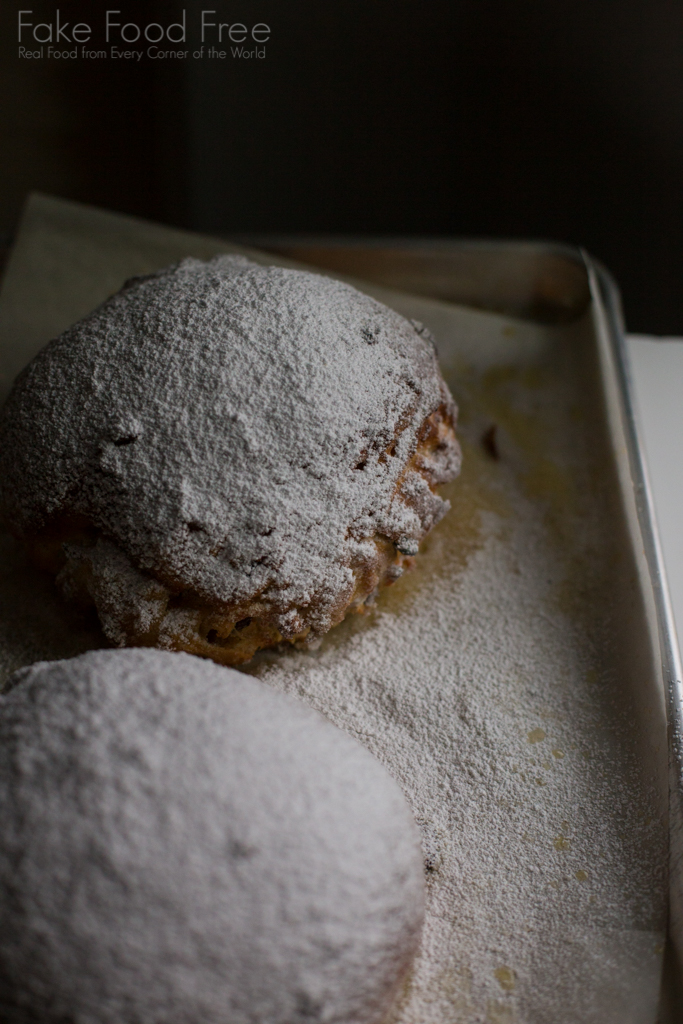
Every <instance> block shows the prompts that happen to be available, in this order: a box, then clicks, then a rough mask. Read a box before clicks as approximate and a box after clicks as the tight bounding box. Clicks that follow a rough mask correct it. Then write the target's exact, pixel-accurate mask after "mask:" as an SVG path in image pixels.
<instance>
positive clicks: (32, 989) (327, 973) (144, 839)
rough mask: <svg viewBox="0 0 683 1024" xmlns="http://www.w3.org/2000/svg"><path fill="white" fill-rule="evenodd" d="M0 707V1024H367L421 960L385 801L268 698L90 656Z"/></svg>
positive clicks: (235, 677)
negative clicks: (415, 960)
mask: <svg viewBox="0 0 683 1024" xmlns="http://www.w3.org/2000/svg"><path fill="white" fill-rule="evenodd" d="M12 682H13V683H14V684H15V685H14V689H13V690H11V692H10V693H9V694H8V695H7V696H5V697H1V698H0V807H2V840H1V842H0V923H1V925H2V927H0V1016H1V1018H2V1020H3V1021H4V1022H7V1024H25V1022H26V1021H41V1022H42V1024H62V1022H64V1021H67V1020H68V1021H97V1022H98V1024H140V1022H142V1021H145V1022H146V1021H149V1022H152V1021H163V1022H164V1024H194V1022H197V1024H199V1022H202V1024H242V1022H244V1024H246V1022H251V1021H268V1022H269V1024H311V1022H313V1021H317V1022H320V1024H323V1022H333V1021H338V1022H351V1021H353V1022H354V1024H379V1022H381V1021H382V1020H383V1019H384V1017H385V1014H386V1012H387V1010H388V1008H389V1006H390V1005H391V1003H392V1001H393V999H394V996H395V995H396V993H397V991H398V990H399V989H400V987H401V983H402V980H403V979H404V977H405V974H406V971H407V970H408V968H409V966H410V963H411V961H412V958H413V955H414V953H415V951H416V947H417V945H418V943H419V937H420V928H421V924H422V917H423V903H424V894H423V890H424V878H423V866H422V855H421V852H420V845H419V838H418V834H417V829H416V826H415V824H414V822H413V820H412V817H411V814H410V811H409V809H408V805H407V804H406V801H405V798H404V797H403V794H402V793H401V791H400V789H399V787H398V785H397V784H396V783H395V782H394V781H393V779H392V778H391V777H390V776H389V774H388V773H387V771H386V770H385V769H384V768H383V767H382V765H380V763H379V762H378V761H376V760H375V759H374V758H373V756H372V755H371V754H370V753H368V752H367V751H366V750H365V749H364V748H363V747H362V746H361V745H360V744H359V743H358V742H357V741H356V740H354V739H352V738H351V737H350V736H348V735H347V734H346V733H345V732H342V731H341V730H340V729H337V728H336V727H335V726H333V725H331V724H330V723H329V722H328V721H327V720H326V719H324V718H323V717H322V716H321V715H318V714H317V712H314V711H312V710H311V709H309V708H307V707H306V706H305V705H304V704H302V703H300V702H299V701H297V700H295V699H294V698H292V697H286V696H285V695H283V694H279V693H277V692H275V691H274V690H271V689H270V687H268V686H267V685H266V684H264V683H261V682H258V681H257V680H254V679H252V678H251V677H249V676H245V675H242V674H240V673H238V672H235V671H233V670H230V669H226V668H222V667H219V666H217V665H212V664H211V663H210V662H207V661H202V660H200V659H198V658H193V657H190V656H188V655H185V654H170V653H166V652H163V651H144V650H128V651H116V650H109V651H95V652H90V653H88V654H85V655H82V656H81V657H79V658H75V659H72V660H70V661H59V662H42V663H39V664H37V665H34V666H32V667H30V668H26V669H21V670H20V671H19V672H17V673H15V676H14V677H13V680H12Z"/></svg>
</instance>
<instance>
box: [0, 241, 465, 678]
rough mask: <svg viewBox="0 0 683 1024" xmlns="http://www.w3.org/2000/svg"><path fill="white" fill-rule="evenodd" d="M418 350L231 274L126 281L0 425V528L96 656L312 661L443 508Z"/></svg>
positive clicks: (442, 411)
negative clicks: (48, 574) (69, 602)
mask: <svg viewBox="0 0 683 1024" xmlns="http://www.w3.org/2000/svg"><path fill="white" fill-rule="evenodd" d="M455 413H456V410H455V406H454V403H453V400H452V398H451V396H450V394H449V392H448V389H447V387H446V385H445V383H444V382H443V380H442V378H441V376H440V373H439V370H438V366H437V363H436V357H435V352H434V347H433V344H432V342H431V340H430V338H429V336H428V332H426V331H425V329H424V328H422V326H421V325H419V324H414V323H410V322H408V321H407V320H405V319H404V318H403V317H401V316H400V315H398V314H397V313H395V312H393V311H392V310H390V309H388V308H386V307H385V306H382V305H381V304H380V303H378V302H376V301H375V300H374V299H372V298H370V297H368V296H366V295H364V294H362V293H361V292H359V291H357V290H356V289H354V288H352V287H350V286H349V285H347V284H344V283H341V282H339V281H334V280H331V279H329V278H326V277H322V276H319V275H316V274H311V273H305V272H301V271H295V270H287V269H283V268H280V267H265V266H261V265H258V264H256V263H253V262H251V261H248V260H246V259H244V258H243V257H237V256H220V257H217V258H215V259H213V260H211V261H210V262H208V263H202V262H200V261H198V260H195V259H188V260H184V261H183V262H182V263H181V264H179V265H178V266H176V267H171V268H169V269H167V270H164V271H161V272H160V273H158V274H155V275H152V276H151V277H148V278H142V279H136V280H133V281H132V282H129V283H128V285H127V286H126V287H125V288H124V289H123V290H122V291H121V292H120V293H119V294H117V295H115V296H114V297H113V298H111V299H110V300H108V301H107V302H105V303H104V305H102V306H101V307H100V308H99V309H97V310H96V311H95V312H94V313H92V314H91V315H90V316H89V317H87V318H86V319H85V320H82V321H80V322H79V323H78V324H76V325H75V326H74V327H72V328H71V329H70V330H68V331H66V332H65V333H64V334H63V335H61V337H59V338H58V339H56V340H55V341H53V342H52V343H51V344H50V345H48V346H47V347H46V348H45V349H44V350H43V351H42V352H41V353H40V354H39V355H38V356H37V358H36V359H35V360H34V361H33V362H32V363H31V364H30V365H29V367H28V368H27V369H26V370H25V371H24V372H23V374H22V375H21V376H20V377H19V379H18V380H17V382H16V384H15V386H14V390H13V392H12V394H11V396H10V398H9V399H8V401H7V403H6V406H5V409H4V412H3V414H2V420H1V422H0V511H1V513H2V516H3V518H4V520H5V522H7V523H8V524H9V525H10V527H11V528H12V529H13V531H14V532H15V533H16V534H17V535H18V536H20V537H21V538H22V539H23V540H24V541H25V542H26V544H27V545H28V547H29V549H30V550H31V552H32V553H33V556H34V558H35V559H36V560H37V561H38V562H39V563H40V564H43V565H45V566H46V567H48V568H50V569H51V570H53V571H55V572H57V571H58V572H59V573H60V575H59V582H60V584H61V586H62V588H63V590H64V591H65V593H66V594H67V596H70V597H72V598H75V599H77V600H80V601H82V602H85V603H88V602H91V603H94V604H95V606H96V607H97V610H98V613H99V616H100V619H101V621H102V625H103V627H104V630H105V632H106V634H107V635H108V637H109V638H110V640H112V641H113V642H114V643H116V644H120V645H125V644H148V645H157V646H160V647H166V648H172V649H185V650H189V651H193V652H195V653H199V654H203V655H208V656H210V657H213V658H215V659H216V660H219V661H224V662H226V663H239V662H241V661H244V660H246V659H247V658H249V657H251V655H252V654H253V653H254V651H255V650H256V649H258V648H259V647H261V646H265V645H268V644H272V643H278V642H280V641H282V640H283V639H284V640H291V641H300V642H301V641H303V642H308V643H310V642H313V641H315V640H316V639H317V638H318V637H320V636H321V635H322V634H324V633H325V632H326V631H327V630H328V629H329V628H330V627H331V626H332V625H334V624H335V623H337V622H339V621H340V620H341V619H342V618H343V617H344V615H345V614H346V612H347V611H348V610H349V609H352V608H360V607H362V606H363V604H364V602H365V601H366V600H367V599H368V597H369V596H370V595H372V594H374V592H375V591H376V589H377V587H378V586H379V585H380V584H381V583H387V582H391V581H392V580H393V579H395V578H397V576H399V575H400V573H401V571H402V569H403V564H404V561H405V559H406V558H408V557H410V556H411V555H414V554H415V553H416V552H417V549H418V545H419V543H420V540H421V539H422V537H423V536H424V535H425V533H426V532H427V531H428V530H429V529H430V528H431V527H432V526H433V525H434V524H435V523H436V522H437V521H438V520H439V519H440V518H441V516H442V515H443V514H444V512H445V511H446V509H447V507H448V506H447V503H445V502H444V501H443V500H442V499H441V498H439V497H438V495H437V494H436V493H435V490H434V488H435V487H436V485H437V484H439V483H442V482H444V481H447V480H450V479H452V478H453V477H454V476H455V475H456V473H457V471H458V468H459V449H458V446H457V442H456V440H455V436H454V432H453V424H454V419H455Z"/></svg>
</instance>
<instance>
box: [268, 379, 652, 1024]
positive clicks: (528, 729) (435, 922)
mask: <svg viewBox="0 0 683 1024" xmlns="http://www.w3.org/2000/svg"><path fill="white" fill-rule="evenodd" d="M551 393H552V389H551ZM456 397H458V398H459V399H460V397H461V396H460V395H457V393H456ZM556 397H557V395H555V398H556ZM480 398H481V395H480ZM548 400H549V401H552V398H551V395H549V396H548ZM499 411H500V410H499ZM564 412H566V409H565V410H564ZM484 422H485V420H484ZM546 426H547V425H544V424H543V423H542V422H540V423H539V425H538V427H537V429H538V431H539V437H540V436H541V432H545V431H546ZM475 428H476V429H474V431H471V433H472V432H473V433H474V434H475V435H476V433H477V430H478V429H479V426H478V423H475ZM513 434H514V431H513V429H512V421H510V431H509V432H508V433H505V432H503V433H502V442H501V443H502V445H503V447H505V444H507V449H508V451H505V452H504V457H503V459H502V461H501V463H498V464H495V463H494V461H493V460H492V459H490V458H489V459H488V461H487V457H486V456H485V455H484V454H483V453H482V452H481V450H479V451H477V450H476V449H474V448H470V449H468V448H467V447H466V448H465V461H464V466H465V478H464V479H463V481H462V483H460V482H456V483H455V484H453V485H450V487H449V494H450V497H451V500H452V502H453V505H454V508H453V511H452V513H451V514H450V515H449V516H448V517H447V518H446V520H444V522H443V523H442V524H441V525H440V526H439V527H437V529H436V531H435V533H434V534H433V536H432V537H431V538H430V539H428V541H427V542H426V545H425V548H426V551H425V553H424V555H421V559H424V561H423V562H422V565H421V567H420V568H419V569H418V573H417V574H416V577H415V579H414V580H413V581H412V582H410V581H401V583H400V584H398V585H397V588H396V589H397V590H398V589H399V588H400V587H401V586H403V584H404V583H405V584H406V588H405V589H404V591H403V594H402V595H400V594H399V595H397V594H396V592H394V593H392V594H390V595H388V597H387V600H386V601H385V602H380V608H382V609H383V610H379V611H377V612H376V613H375V615H374V618H373V620H372V621H368V620H367V619H366V620H365V621H362V620H361V621H360V622H359V621H358V620H356V622H355V623H347V624H344V625H343V626H342V627H341V629H340V631H338V632H337V633H336V636H335V634H331V635H330V637H329V638H328V639H327V640H326V641H325V643H324V645H323V648H322V649H321V650H319V651H317V652H315V653H307V654H291V655H289V656H287V657H281V658H279V659H278V658H277V657H276V656H274V655H270V656H265V655H263V656H259V659H258V663H257V665H255V666H254V668H253V669H252V670H253V671H255V672H256V673H258V675H259V676H260V677H261V678H263V679H264V680H266V681H267V682H269V683H270V684H271V685H272V686H275V687H277V688H279V689H282V690H284V691H287V692H290V693H294V694H296V695H298V696H299V697H301V698H302V699H303V700H305V701H307V702H308V703H309V704H311V705H312V706H313V707H315V708H318V709H320V710H321V711H323V712H324V713H325V714H326V715H327V716H328V717H329V718H330V719H331V720H332V721H333V722H335V723H336V724H337V725H339V726H341V727H343V728H345V729H347V730H348V731H349V732H350V733H351V734H352V735H354V736H356V737H357V738H358V739H360V740H361V741H362V742H363V743H364V744H365V745H366V746H367V747H368V748H369V749H370V750H371V751H372V752H373V753H375V754H376V756H377V757H378V758H379V759H380V760H382V761H383V763H384V764H385V765H386V766H387V768H388V769H389V771H390V772H391V773H392V774H393V775H394V777H395V778H396V779H397V780H398V781H399V782H400V784H401V786H402V787H403V789H404V792H405V793H406V794H407V796H408V799H409V802H410V803H411V806H412V808H413V811H414V813H415V816H416V818H417V820H418V823H419V825H420V827H421V830H422V835H423V846H424V854H425V870H426V873H427V877H428V880H429V897H428V907H427V922H426V926H425V932H424V938H423V951H422V955H421V957H420V958H419V960H418V962H417V965H416V968H415V971H414V975H413V978H412V982H411V985H410V987H409V989H408V990H407V991H406V993H405V996H404V1000H403V1003H402V1006H401V1008H400V1010H399V1012H398V1013H397V1016H396V1020H397V1021H400V1022H401V1024H444V1022H451V1021H458V1022H461V1024H475V1022H476V1024H485V1022H486V1024H512V1022H517V1021H519V1022H525V1024H549V1022H551V1021H552V1024H577V1022H581V1024H624V1022H626V1021H632V1022H639V1024H640V1022H644V1021H653V1020H654V1015H655V1007H656V1004H657V992H658V985H659V975H660V966H661V959H662V957H661V954H662V949H663V934H664V925H665V877H664V874H665V871H664V864H665V848H666V847H665V822H664V821H663V820H662V815H663V813H664V806H663V802H662V787H661V785H660V782H661V780H660V781H659V782H658V781H657V780H656V779H655V778H654V774H655V773H654V772H653V770H652V768H651V767H650V766H648V765H647V763H646V762H644V761H643V756H642V751H641V750H639V749H638V742H637V738H636V735H635V730H634V726H633V718H634V714H635V711H634V704H633V700H632V695H631V694H630V693H629V684H628V681H627V676H628V667H626V666H624V665H623V664H620V656H619V653H618V651H617V650H616V649H615V648H616V646H617V645H618V643H619V630H620V628H623V629H626V628H628V627H627V625H626V623H625V622H624V624H623V626H621V627H620V626H619V619H620V617H622V618H623V617H624V616H625V613H624V607H625V605H624V603H623V595H624V594H626V593H628V592H629V588H630V589H631V590H632V591H633V590H634V589H635V580H633V579H632V578H630V577H629V572H630V570H629V569H628V567H624V566H623V565H619V564H617V561H615V559H614V549H613V547H612V545H611V543H610V540H609V533H610V531H612V533H618V531H619V527H618V513H615V511H614V509H612V510H610V508H609V504H610V502H609V500H606V501H601V499H600V497H599V495H598V497H596V498H595V500H594V502H593V506H592V511H591V504H590V500H589V501H588V502H585V501H584V503H583V507H582V508H579V509H578V511H576V510H575V513H572V511H571V510H570V508H569V507H568V506H569V505H570V504H571V502H569V501H568V500H567V495H566V494H565V495H564V499H565V515H566V520H565V525H566V524H567V522H569V518H570V517H571V515H572V514H576V515H577V517H578V519H577V522H576V523H575V524H574V533H575V534H576V537H577V540H576V542H575V543H574V545H573V550H572V549H571V545H569V550H567V548H564V549H563V548H562V547H560V546H559V545H558V544H557V543H556V540H557V538H555V541H554V540H553V535H552V531H553V527H552V524H550V519H549V514H548V509H549V506H548V503H545V502H543V501H542V500H541V501H538V500H535V501H532V500H529V497H528V496H527V494H525V493H524V488H523V487H521V486H520V482H519V479H520V478H519V475H518V474H516V473H515V472H514V471H513V470H512V469H511V468H510V466H509V463H510V462H513V461H514V458H515V451H514V436H513ZM500 436H501V435H500V434H499V437H500ZM537 440H538V438H537ZM575 440H576V438H575V436H574V437H573V442H574V441H575ZM539 443H540V444H541V445H542V444H543V441H542V440H541V441H540V442H539ZM591 444H593V446H594V448H597V449H599V448H600V444H599V443H597V442H596V441H595V439H592V438H590V436H588V437H587V438H585V439H584V444H583V446H579V450H578V451H576V452H575V458H576V459H577V460H578V461H579V462H580V461H581V460H582V459H583V458H584V457H586V458H588V461H590V458H589V452H588V448H589V447H590V445H591ZM477 447H478V446H477ZM517 454H518V455H519V451H518V452H517ZM545 454H547V452H546V453H545ZM555 454H557V453H555ZM508 455H509V458H507V456H508ZM506 463H508V464H507V465H506ZM593 468H594V467H593ZM526 469H527V471H528V470H529V469H530V466H529V464H527V466H526ZM468 475H469V483H468V479H467V478H468ZM589 477H590V467H589V469H588V471H587V473H586V480H585V481H584V482H585V483H586V487H587V493H588V488H589V484H588V479H589ZM463 488H464V491H463ZM487 488H488V491H489V497H490V496H491V495H493V498H492V500H491V501H489V502H488V505H489V508H488V509H487V508H486V505H487V500H486V493H487ZM603 490H604V491H605V492H608V491H609V490H610V488H609V487H605V488H603ZM468 493H469V497H467V494H468ZM472 495H474V498H473V499H472ZM471 499H472V500H473V503H474V505H475V506H478V511H477V516H478V518H479V523H480V527H479V536H478V538H477V539H476V542H475V543H473V544H470V550H469V552H468V554H467V558H466V559H465V564H464V565H463V552H462V548H463V543H464V542H465V543H466V541H467V538H466V536H464V534H465V533H466V530H467V520H468V516H469V514H470V512H471V511H472V510H471V508H470V512H468V503H469V502H470V500H471ZM610 511H611V513H613V514H615V515H616V517H617V518H616V520H615V519H614V518H612V519H610V518H609V517H607V516H606V513H608V512H610ZM459 517H460V521H459ZM463 523H464V524H465V529H464V531H463V529H462V525H463ZM579 523H580V525H581V531H577V530H576V526H577V525H579ZM561 526H562V524H561V523H560V524H558V523H557V522H556V523H555V524H554V528H561ZM565 542H566V537H565ZM577 563H582V565H581V567H580V570H579V574H578V576H579V577H580V578H578V579H574V580H573V581H572V571H574V570H575V569H576V564H577ZM572 566H574V569H572ZM418 577H419V578H418ZM610 587H616V588H617V591H616V596H614V595H613V596H612V608H611V612H612V615H613V617H612V618H611V619H610V610H608V607H607V605H608V603H609V597H608V595H609V594H610ZM568 591H571V592H572V593H571V594H570V595H569V598H568V597H567V594H568ZM570 598H571V599H574V600H578V601H579V603H583V605H584V607H583V609H582V611H580V612H579V613H577V612H576V609H575V608H572V607H571V599H570ZM622 660H623V659H622ZM615 667H616V671H615ZM620 671H621V672H622V674H621V675H620V674H619V672H620ZM650 757H652V751H650Z"/></svg>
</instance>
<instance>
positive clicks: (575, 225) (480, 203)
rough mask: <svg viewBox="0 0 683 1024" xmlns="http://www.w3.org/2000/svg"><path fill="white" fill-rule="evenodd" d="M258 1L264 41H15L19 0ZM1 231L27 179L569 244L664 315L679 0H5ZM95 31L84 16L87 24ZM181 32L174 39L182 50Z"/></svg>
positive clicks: (677, 186) (255, 8) (682, 134)
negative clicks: (39, 56)
mask: <svg viewBox="0 0 683 1024" xmlns="http://www.w3.org/2000/svg"><path fill="white" fill-rule="evenodd" d="M56 6H59V8H60V11H61V15H62V20H71V21H72V22H73V21H75V20H86V21H89V22H90V23H91V24H97V25H100V24H103V22H104V11H105V9H106V8H107V7H117V8H121V11H122V19H126V20H133V21H136V22H137V23H139V24H142V25H144V24H145V23H146V22H147V21H157V20H161V21H164V22H168V21H169V20H171V19H172V17H173V15H174V14H176V13H177V10H176V9H175V8H180V7H182V6H185V7H186V8H187V9H188V21H189V22H190V23H193V22H197V23H198V19H199V15H198V11H199V10H200V9H201V8H202V7H204V8H207V9H216V12H217V14H216V19H215V20H219V18H220V20H224V21H230V22H234V21H237V20H239V21H242V22H244V23H245V24H247V25H248V26H250V25H252V24H253V23H255V22H266V23H267V24H269V25H270V26H271V29H272V35H271V39H270V41H269V42H268V44H267V45H266V53H267V56H266V59H265V60H256V61H255V60H251V61H246V60H242V61H241V60H237V59H232V58H229V59H228V60H226V61H222V62H219V61H214V62H210V61H207V60H204V61H192V60H188V61H187V62H166V63H164V62H161V61H157V62H154V61H150V60H147V59H143V61H142V62H141V63H139V64H136V65H134V64H131V63H129V62H123V61H121V62H115V61H111V60H100V61H91V62H87V61H80V60H79V61H78V62H72V63H71V64H69V63H68V62H64V63H60V62H57V61H47V60H43V61H35V62H29V61H26V60H19V59H18V58H17V56H16V54H17V42H16V13H17V10H18V9H19V8H20V7H21V8H23V9H25V8H30V9H32V10H33V12H34V13H33V18H34V21H38V20H41V19H42V18H43V17H45V18H48V19H50V18H52V19H53V18H54V11H55V8H56ZM0 18H1V19H2V22H1V24H0V31H1V33H2V39H1V46H2V53H1V55H0V56H1V57H2V60H1V62H0V67H1V71H0V74H1V76H2V77H1V79H0V96H1V99H0V104H1V109H0V128H1V130H2V137H3V140H4V145H3V151H4V155H3V157H2V161H1V166H0V217H1V223H0V230H2V231H3V232H4V236H5V239H8V238H9V237H10V236H11V233H12V231H13V230H14V227H15V225H16V222H17V219H18V216H19V213H20V209H21V205H22V203H23V200H24V197H25V195H26V193H27V192H28V191H30V190H31V189H39V190H42V191H45V192H50V193H53V194H56V195H60V196H64V197H68V198H73V199H79V200H82V201H84V202H89V203H95V204H99V205H102V206H105V207H109V208H111V209H114V210H119V211H123V212H126V213H133V214H137V215H140V216H144V217H148V218H151V219H155V220H159V221H163V222H166V223H170V224H176V225H180V226H184V227H190V228H196V229H199V230H201V231H206V232H213V233H219V234H224V235H245V234H252V233H259V232H264V233H268V234H277V233H290V232H294V233H309V234H311V233H325V232H332V233H335V234H342V235H358V234H371V235H373V236H377V235H402V236H405V235H419V236H423V237H424V236H436V237H444V236H454V235H455V236H468V237H481V236H484V237H493V238H501V237H502V238H535V239H551V240H555V241H560V242H569V243H575V244H580V245H583V246H584V247H585V248H587V249H588V250H589V251H591V252H592V253H593V254H594V255H595V256H597V257H599V258H600V259H601V260H603V262H604V263H606V264H607V266H608V267H609V268H610V269H611V270H612V272H613V273H614V275H615V276H616V278H617V280H618V282H619V284H620V286H621V290H622V294H623V298H624V305H625V309H626V318H627V323H628V326H629V328H630V329H631V330H636V331H650V332H653V333H679V334H683V289H682V288H681V282H682V281H683V188H682V183H683V4H681V3H680V0H676V2H669V0H648V2H646V0H571V2H570V0H543V2H541V0H514V2H512V0H430V2H429V3H428V4H417V3H415V2H405V0H391V2H390V0H366V2H360V0H286V2H285V0H201V2H199V3H197V2H195V0H186V2H185V3H184V4H183V3H178V4H176V2H175V0H173V2H161V0H136V2H135V3H134V4H133V3H131V2H130V0H119V2H118V3H117V4H114V2H113V0H107V2H106V3H101V2H94V0H73V2H70V0H61V2H60V0H54V2H53V3H49V4H48V3H45V2H44V0H20V2H16V0H5V2H4V3H3V4H2V7H1V8H0ZM101 43H102V45H103V35H102V39H101ZM193 43H196V45H198V43H199V40H198V37H196V38H195V37H194V35H191V36H190V39H189V40H188V44H187V48H190V49H191V48H192V46H193Z"/></svg>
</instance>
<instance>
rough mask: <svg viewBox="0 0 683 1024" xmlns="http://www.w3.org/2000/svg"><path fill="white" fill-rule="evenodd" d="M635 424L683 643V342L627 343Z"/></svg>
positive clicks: (635, 339) (642, 339) (634, 339)
mask: <svg viewBox="0 0 683 1024" xmlns="http://www.w3.org/2000/svg"><path fill="white" fill-rule="evenodd" d="M627 344H628V353H629V359H630V363H631V374H632V379H633V385H634V391H635V401H636V418H637V421H638V431H639V434H640V441H641V444H642V447H643V451H644V453H645V459H646V462H647V468H648V473H649V477H650V486H651V488H652V493H653V497H654V504H655V513H656V517H657V526H658V529H659V538H660V542H661V546H662V553H663V555H664V564H665V568H666V573H667V577H668V583H669V595H670V598H671V604H672V607H673V613H674V619H675V622H676V630H677V632H678V636H679V645H680V639H681V638H683V338H653V337H648V336H645V335H640V334H631V335H629V336H628V338H627Z"/></svg>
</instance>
